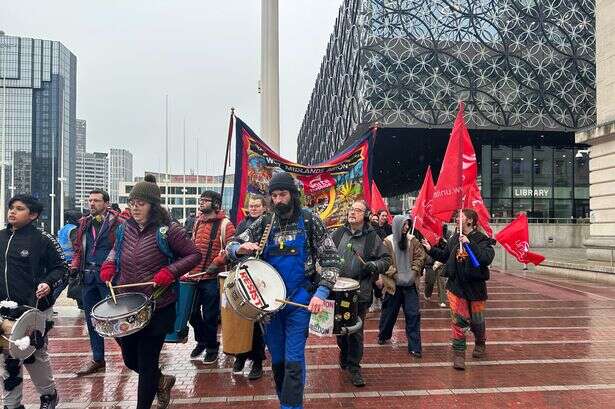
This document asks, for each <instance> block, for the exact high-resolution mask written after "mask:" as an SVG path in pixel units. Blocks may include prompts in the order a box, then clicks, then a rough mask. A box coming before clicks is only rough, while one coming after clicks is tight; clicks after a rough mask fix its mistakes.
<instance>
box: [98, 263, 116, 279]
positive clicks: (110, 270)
mask: <svg viewBox="0 0 615 409" xmlns="http://www.w3.org/2000/svg"><path fill="white" fill-rule="evenodd" d="M114 275H115V263H114V262H113V261H105V262H104V263H103V264H102V266H100V279H101V280H102V281H103V282H105V283H106V282H107V281H111V280H112V279H113V276H114Z"/></svg>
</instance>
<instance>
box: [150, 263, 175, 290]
mask: <svg viewBox="0 0 615 409" xmlns="http://www.w3.org/2000/svg"><path fill="white" fill-rule="evenodd" d="M153 280H154V282H155V283H156V285H159V286H162V287H168V286H170V285H171V284H173V281H175V276H174V275H173V273H171V270H169V269H168V268H167V267H163V268H161V269H160V270H159V271H158V272H157V273H156V274H155V275H154V278H153Z"/></svg>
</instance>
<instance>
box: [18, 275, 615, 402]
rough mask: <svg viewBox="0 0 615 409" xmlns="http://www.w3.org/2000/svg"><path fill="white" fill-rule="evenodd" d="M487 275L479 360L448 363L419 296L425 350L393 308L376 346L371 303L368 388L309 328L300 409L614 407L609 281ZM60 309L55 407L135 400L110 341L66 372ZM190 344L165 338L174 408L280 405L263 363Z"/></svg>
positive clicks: (441, 334)
mask: <svg viewBox="0 0 615 409" xmlns="http://www.w3.org/2000/svg"><path fill="white" fill-rule="evenodd" d="M488 283H489V295H490V298H489V303H488V310H487V312H488V315H487V317H488V321H487V326H488V330H487V344H488V348H487V357H486V358H485V359H482V360H474V359H472V358H471V357H470V353H468V362H467V370H466V371H465V372H458V371H455V370H454V369H453V368H452V367H451V364H450V346H449V337H450V329H449V318H448V314H449V313H448V310H446V309H441V308H438V306H437V304H436V303H435V302H429V303H425V302H424V301H421V303H422V339H423V351H424V353H423V358H422V359H414V358H412V357H410V356H409V355H408V353H407V352H406V341H405V335H404V332H403V325H404V321H403V318H401V317H400V319H399V320H398V323H397V327H396V330H395V333H394V336H393V340H392V344H387V345H384V346H380V345H378V344H377V342H376V341H377V324H378V321H377V320H378V315H377V314H373V313H372V314H370V316H369V318H368V321H367V326H366V329H367V331H366V348H365V358H364V365H363V374H364V377H365V380H366V381H367V386H366V387H365V388H361V389H358V388H355V387H353V386H352V385H351V384H350V382H349V381H348V379H347V374H346V373H344V372H342V371H341V370H340V369H339V367H338V366H337V351H338V350H337V346H336V344H335V340H334V339H333V338H317V337H314V336H311V337H310V339H309V346H308V350H307V361H308V384H307V389H306V408H311V409H315V408H372V409H375V408H388V409H394V408H409V407H426V408H427V407H429V408H430V409H433V408H440V407H442V408H444V407H447V408H448V407H456V408H479V407H489V408H495V407H498V408H502V407H511V408H512V407H514V408H573V407H574V408H606V407H613V405H614V404H613V401H615V350H614V348H613V346H614V345H615V317H614V316H613V311H615V287H613V286H608V285H602V284H592V283H581V282H573V281H571V280H566V279H559V278H553V277H547V276H540V275H537V274H534V273H532V274H528V275H525V276H524V275H522V274H521V273H517V274H514V273H502V272H493V274H492V279H491V280H490V281H489V282H488ZM433 298H434V300H435V298H436V297H435V296H434V297H433ZM63 315H65V314H63V313H61V315H60V317H59V318H58V319H57V322H56V327H55V328H54V329H53V333H52V338H51V341H50V344H51V345H50V352H51V356H52V363H53V367H54V370H55V375H56V379H57V382H58V385H59V392H60V397H61V404H60V407H62V408H86V407H97V408H100V407H102V408H129V407H134V405H135V400H136V389H137V387H136V386H137V376H136V375H135V374H133V373H132V372H130V371H129V370H127V369H126V368H124V366H123V365H122V362H121V356H120V352H119V348H118V347H117V345H115V343H114V342H113V341H108V342H107V350H108V351H109V352H108V353H107V357H108V358H107V359H108V360H107V372H106V373H105V374H97V375H94V376H88V377H85V378H76V377H75V375H74V372H75V371H76V370H77V369H78V368H80V367H81V366H82V365H83V364H84V363H85V362H87V360H88V359H90V353H89V343H88V339H87V335H86V330H85V327H84V326H83V319H82V318H69V317H66V316H63ZM192 347H193V343H188V344H183V345H173V344H167V345H166V346H165V347H164V349H163V351H162V362H163V365H164V371H165V372H169V373H173V374H174V375H175V376H177V384H176V386H175V388H174V390H173V398H174V401H173V403H172V405H171V407H173V408H194V409H196V408H208V409H212V408H254V407H255V405H257V407H259V408H277V407H278V403H277V400H276V398H275V395H274V388H273V380H272V378H271V370H270V368H269V367H267V368H266V369H265V375H264V377H263V378H262V379H260V380H258V381H256V382H250V381H248V380H247V377H246V376H234V375H233V374H232V373H231V366H232V362H233V359H232V358H229V357H225V356H223V355H221V356H220V360H219V361H218V363H217V364H216V365H215V366H214V367H211V366H206V365H204V364H203V363H202V362H201V360H200V359H198V360H190V358H189V354H190V351H191V349H192ZM470 348H472V347H470ZM265 365H267V362H266V363H265ZM246 371H249V366H248V367H247V368H246ZM25 385H26V387H25V396H26V398H25V400H24V401H25V403H29V404H31V405H30V406H28V407H38V404H36V405H34V404H35V403H37V402H38V396H36V394H35V391H34V389H33V387H32V384H31V383H30V382H29V380H26V382H25Z"/></svg>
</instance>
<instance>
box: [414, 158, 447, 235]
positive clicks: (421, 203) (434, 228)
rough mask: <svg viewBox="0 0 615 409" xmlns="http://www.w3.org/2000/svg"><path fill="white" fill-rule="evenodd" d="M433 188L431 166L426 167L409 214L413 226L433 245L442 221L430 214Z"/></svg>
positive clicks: (440, 232) (440, 230)
mask: <svg viewBox="0 0 615 409" xmlns="http://www.w3.org/2000/svg"><path fill="white" fill-rule="evenodd" d="M433 190H434V185H433V178H432V176H431V167H428V168H427V172H426V173H425V179H424V180H423V186H421V190H420V192H419V195H418V197H417V198H416V202H414V207H413V208H412V212H411V214H412V219H413V220H414V228H415V229H417V230H418V231H420V232H421V234H422V235H423V236H425V238H426V239H427V241H428V242H429V244H431V245H432V246H435V245H436V244H437V243H438V240H440V237H442V221H441V220H439V219H437V218H436V217H434V216H433V215H432V214H431V198H432V196H433Z"/></svg>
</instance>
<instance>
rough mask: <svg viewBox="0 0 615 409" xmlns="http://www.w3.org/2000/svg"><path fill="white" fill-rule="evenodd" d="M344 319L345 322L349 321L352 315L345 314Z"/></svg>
mask: <svg viewBox="0 0 615 409" xmlns="http://www.w3.org/2000/svg"><path fill="white" fill-rule="evenodd" d="M344 319H345V320H349V319H350V313H349V312H345V313H344Z"/></svg>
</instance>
